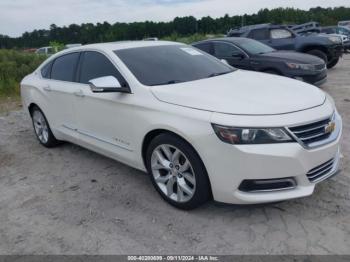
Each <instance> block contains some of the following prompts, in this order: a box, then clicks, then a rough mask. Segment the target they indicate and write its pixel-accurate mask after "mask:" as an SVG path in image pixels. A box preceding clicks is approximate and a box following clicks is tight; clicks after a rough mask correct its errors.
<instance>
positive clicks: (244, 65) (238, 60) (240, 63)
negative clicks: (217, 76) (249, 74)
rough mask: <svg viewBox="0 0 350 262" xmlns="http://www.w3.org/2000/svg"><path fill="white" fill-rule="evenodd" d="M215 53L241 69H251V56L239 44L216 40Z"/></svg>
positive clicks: (219, 57)
mask: <svg viewBox="0 0 350 262" xmlns="http://www.w3.org/2000/svg"><path fill="white" fill-rule="evenodd" d="M213 44H214V55H215V57H217V58H218V59H224V60H226V61H227V62H228V63H229V64H230V65H231V66H234V67H236V68H239V69H247V70H249V69H250V61H249V57H248V56H247V55H246V54H245V53H244V52H243V51H242V50H241V49H239V48H238V47H237V46H235V45H234V44H231V43H227V42H214V43H213Z"/></svg>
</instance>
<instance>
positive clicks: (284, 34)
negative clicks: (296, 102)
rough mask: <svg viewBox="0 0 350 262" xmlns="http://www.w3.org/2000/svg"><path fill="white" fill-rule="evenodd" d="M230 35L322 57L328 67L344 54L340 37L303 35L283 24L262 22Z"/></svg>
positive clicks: (279, 48) (332, 65) (280, 48)
mask: <svg viewBox="0 0 350 262" xmlns="http://www.w3.org/2000/svg"><path fill="white" fill-rule="evenodd" d="M228 36H229V37H234V36H236V37H247V38H252V39H255V40H258V41H260V42H262V43H264V44H267V45H269V46H271V47H273V48H275V49H277V50H295V51H298V52H302V53H307V54H311V55H315V56H318V57H319V58H322V59H323V60H324V61H325V62H326V63H327V67H328V68H332V67H334V66H335V65H336V64H337V63H338V61H339V58H340V57H341V56H342V54H343V45H342V41H341V39H340V37H337V36H327V35H317V34H315V35H309V36H301V35H297V34H296V33H294V32H293V31H292V30H291V29H288V28H287V27H286V26H282V25H271V24H262V25H254V26H244V27H241V28H239V29H231V30H230V31H229V32H228Z"/></svg>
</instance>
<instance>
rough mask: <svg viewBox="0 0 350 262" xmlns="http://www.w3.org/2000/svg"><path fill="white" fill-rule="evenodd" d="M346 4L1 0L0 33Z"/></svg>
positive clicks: (348, 2)
mask: <svg viewBox="0 0 350 262" xmlns="http://www.w3.org/2000/svg"><path fill="white" fill-rule="evenodd" d="M315 6H322V7H335V6H348V7H350V0H0V34H4V35H9V36H19V35H21V34H22V33H24V32H25V31H32V30H34V29H48V28H49V26H50V24H56V25H58V26H63V25H69V24H72V23H76V24H81V23H86V22H93V23H96V22H104V21H107V22H109V23H115V22H134V21H145V20H152V21H170V20H172V19H173V18H174V17H176V16H187V15H193V16H195V17H197V18H200V17H203V16H207V15H210V16H212V17H220V16H223V15H225V14H226V13H228V14H230V15H240V14H244V13H248V14H251V13H255V12H257V11H258V10H259V9H261V8H274V7H295V8H300V9H309V8H310V7H315Z"/></svg>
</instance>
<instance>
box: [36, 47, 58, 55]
mask: <svg viewBox="0 0 350 262" xmlns="http://www.w3.org/2000/svg"><path fill="white" fill-rule="evenodd" d="M56 52H57V51H56V50H55V49H54V48H53V47H52V46H45V47H40V48H38V49H37V50H36V51H35V53H37V54H39V55H47V56H51V55H53V54H55V53H56Z"/></svg>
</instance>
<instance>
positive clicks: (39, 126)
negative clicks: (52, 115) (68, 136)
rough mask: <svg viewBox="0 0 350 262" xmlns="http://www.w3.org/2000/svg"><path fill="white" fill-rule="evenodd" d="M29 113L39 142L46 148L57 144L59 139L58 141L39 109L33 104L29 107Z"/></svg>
mask: <svg viewBox="0 0 350 262" xmlns="http://www.w3.org/2000/svg"><path fill="white" fill-rule="evenodd" d="M30 114H31V116H32V123H33V128H34V132H35V135H36V137H37V139H38V140H39V142H40V144H42V145H43V146H45V147H48V148H51V147H55V146H57V145H59V144H60V141H58V140H57V139H56V138H55V136H54V135H53V134H52V131H51V128H50V126H49V122H48V121H47V119H46V117H45V115H44V113H43V112H42V111H41V109H40V108H39V107H37V106H34V107H33V108H32V109H31V111H30Z"/></svg>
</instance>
